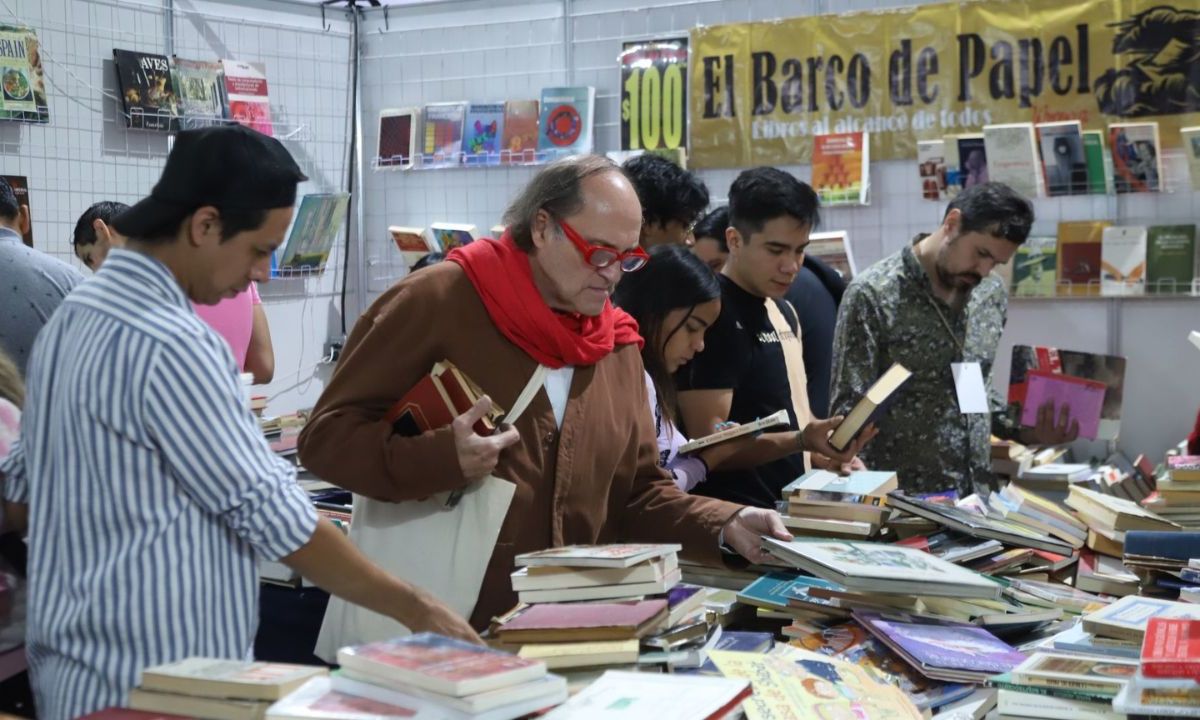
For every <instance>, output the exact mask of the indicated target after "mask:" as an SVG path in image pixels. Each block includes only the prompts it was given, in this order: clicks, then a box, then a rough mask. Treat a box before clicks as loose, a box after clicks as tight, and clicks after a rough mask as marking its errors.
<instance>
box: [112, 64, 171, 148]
mask: <svg viewBox="0 0 1200 720" xmlns="http://www.w3.org/2000/svg"><path fill="white" fill-rule="evenodd" d="M113 64H114V65H115V66H116V68H117V81H118V84H119V87H120V90H121V102H122V105H123V107H124V109H125V126H126V127H130V128H138V129H143V130H163V131H174V130H177V129H178V127H179V125H178V123H179V101H178V100H177V99H176V98H175V83H174V81H173V80H172V79H171V63H170V61H169V60H167V57H166V56H165V55H155V54H153V53H143V52H134V51H132V50H118V49H115V48H114V49H113Z"/></svg>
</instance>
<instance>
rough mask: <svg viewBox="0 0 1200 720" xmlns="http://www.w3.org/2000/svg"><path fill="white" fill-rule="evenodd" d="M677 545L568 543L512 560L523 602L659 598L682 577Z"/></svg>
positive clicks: (514, 581)
mask: <svg viewBox="0 0 1200 720" xmlns="http://www.w3.org/2000/svg"><path fill="white" fill-rule="evenodd" d="M680 549H681V547H680V546H679V545H635V544H626V545H572V546H568V547H561V548H551V549H549V550H542V551H540V552H534V553H525V554H524V555H518V556H517V558H516V564H517V571H516V572H514V573H513V574H512V586H513V590H515V591H516V592H517V597H518V598H519V599H520V601H521V602H522V603H526V604H533V603H546V602H573V601H578V600H629V599H639V598H642V597H644V596H646V595H662V594H664V593H666V592H667V591H668V590H670V589H671V588H673V587H675V586H676V585H677V584H679V581H680V579H681V577H682V575H681V572H680V569H679V560H678V556H677V553H678V552H679V550H680Z"/></svg>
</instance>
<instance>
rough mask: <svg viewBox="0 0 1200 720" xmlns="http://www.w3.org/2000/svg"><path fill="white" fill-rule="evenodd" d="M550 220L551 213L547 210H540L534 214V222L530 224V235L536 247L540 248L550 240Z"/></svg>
mask: <svg viewBox="0 0 1200 720" xmlns="http://www.w3.org/2000/svg"><path fill="white" fill-rule="evenodd" d="M550 222H551V220H550V213H548V212H546V211H545V210H538V211H537V214H536V215H534V216H533V222H532V223H530V225H529V235H530V238H531V239H532V240H533V247H534V248H536V249H538V250H540V249H542V248H544V247H546V245H547V244H548V243H549V242H550V232H551V230H550Z"/></svg>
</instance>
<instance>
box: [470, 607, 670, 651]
mask: <svg viewBox="0 0 1200 720" xmlns="http://www.w3.org/2000/svg"><path fill="white" fill-rule="evenodd" d="M667 614H668V608H667V601H666V600H639V601H633V602H623V603H615V602H597V603H544V604H541V605H527V606H523V607H521V608H519V609H517V610H516V611H515V612H513V613H511V614H510V615H508V616H506V617H504V618H501V619H500V620H499V621H498V623H497V625H496V626H495V627H494V632H495V633H496V635H497V637H499V638H500V639H501V640H502V641H504V642H506V643H507V642H514V643H526V642H573V641H594V640H628V639H630V638H641V637H645V636H646V635H651V634H653V633H655V632H658V631H659V630H660V629H662V626H663V625H664V624H665V622H666V619H667Z"/></svg>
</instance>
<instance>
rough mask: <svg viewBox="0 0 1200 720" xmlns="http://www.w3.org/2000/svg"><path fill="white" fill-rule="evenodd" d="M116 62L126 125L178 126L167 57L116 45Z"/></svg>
mask: <svg viewBox="0 0 1200 720" xmlns="http://www.w3.org/2000/svg"><path fill="white" fill-rule="evenodd" d="M113 64H114V65H115V66H116V68H117V81H118V85H119V87H120V90H121V102H122V106H123V107H124V111H125V126H126V127H130V128H136V129H141V130H162V131H164V132H173V131H175V130H177V129H178V128H179V124H178V123H179V101H178V100H177V99H176V97H175V83H174V81H173V80H172V79H171V62H170V61H169V60H168V59H167V57H166V56H165V55H155V54H153V53H144V52H134V51H132V50H119V49H116V48H114V49H113ZM6 92H7V91H6Z"/></svg>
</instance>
